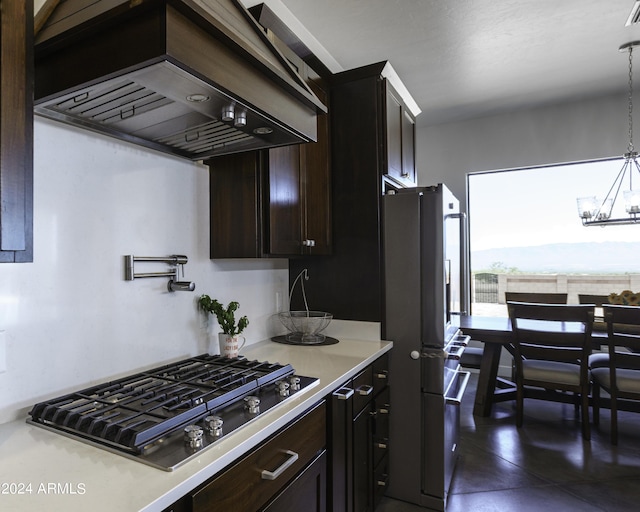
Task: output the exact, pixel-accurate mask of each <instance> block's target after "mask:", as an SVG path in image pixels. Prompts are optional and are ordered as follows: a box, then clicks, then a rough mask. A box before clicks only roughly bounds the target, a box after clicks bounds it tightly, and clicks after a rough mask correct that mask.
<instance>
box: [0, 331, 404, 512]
mask: <svg viewBox="0 0 640 512" xmlns="http://www.w3.org/2000/svg"><path fill="white" fill-rule="evenodd" d="M391 347H392V344H391V343H390V342H388V341H363V340H354V339H342V340H340V343H338V344H335V345H324V346H315V347H311V346H310V347H302V346H294V345H285V344H280V343H274V342H272V341H262V342H260V343H256V344H254V345H251V346H249V347H247V348H246V349H244V350H243V351H242V352H243V354H244V355H245V356H246V357H247V358H249V359H252V360H254V359H255V360H260V361H269V362H273V363H282V364H287V363H288V364H291V365H292V366H293V368H295V370H296V373H298V374H300V375H307V376H310V377H319V378H320V383H319V385H317V386H314V387H312V388H310V389H309V388H308V389H305V390H303V392H301V393H300V395H299V396H296V397H295V398H292V399H291V400H289V401H287V402H286V403H284V404H282V405H281V406H280V407H278V408H277V410H275V411H268V412H266V413H264V414H263V415H261V416H260V417H258V418H257V419H256V420H254V421H253V422H252V423H251V424H249V425H247V426H246V427H244V428H242V429H241V430H240V431H237V432H234V433H232V434H231V435H229V436H228V437H226V438H224V439H223V440H221V441H220V442H219V443H218V444H216V445H215V446H212V447H210V448H208V449H207V450H204V451H203V453H202V455H201V456H200V457H198V458H196V459H194V460H192V461H189V462H187V463H186V464H185V465H183V466H182V467H179V468H177V469H176V470H175V471H172V472H166V471H162V470H159V469H155V468H152V467H150V466H147V465H146V464H142V463H140V462H137V461H133V460H130V459H128V458H126V457H122V456H120V455H116V454H113V453H110V452H108V451H106V450H102V449H99V448H96V447H93V446H90V445H87V444H85V443H82V442H80V441H77V440H74V439H69V438H67V437H65V436H63V435H60V434H57V433H55V432H50V431H48V430H46V429H43V428H40V427H37V426H33V425H29V424H27V423H26V422H25V421H14V422H11V423H6V424H3V425H0V510H2V511H7V512H9V511H10V512H14V511H15V512H22V511H36V510H37V511H42V510H65V511H67V512H74V511H83V512H84V511H87V510H91V511H93V512H99V511H102V510H104V511H109V512H112V511H114V510H118V511H145V512H146V511H160V510H163V509H164V508H165V507H167V506H169V505H171V503H173V502H174V501H175V500H176V499H178V498H180V497H181V496H183V495H184V494H186V493H187V492H189V491H191V490H192V489H193V488H195V487H196V486H198V485H199V484H201V483H202V482H204V481H205V480H207V479H208V478H210V477H211V476H213V475H215V474H216V473H217V472H219V471H220V470H221V469H223V468H224V467H226V466H227V465H228V464H230V463H231V462H233V461H234V460H235V459H237V458H239V457H240V456H242V455H243V454H244V453H245V452H247V451H248V450H250V449H251V448H253V447H254V446H256V445H257V444H259V443H261V442H262V441H264V440H265V439H266V438H268V437H269V436H271V435H272V434H273V433H274V432H275V431H277V430H278V429H280V428H281V427H283V426H284V425H286V424H287V423H289V422H290V421H291V420H293V419H294V418H295V417H296V416H298V415H299V414H301V413H302V412H304V411H305V410H306V409H307V408H308V407H310V406H311V405H313V404H314V403H316V402H317V401H318V400H320V399H321V398H323V397H324V396H326V395H327V394H328V393H330V392H331V391H333V390H334V389H335V388H336V387H337V386H338V385H340V384H341V383H342V382H343V381H344V380H346V379H348V378H350V377H352V376H354V375H355V374H356V373H358V372H359V371H360V370H362V369H363V368H365V367H366V366H367V365H369V364H370V363H371V362H373V361H374V360H375V359H377V358H378V357H380V356H381V355H382V354H384V353H385V352H387V351H388V350H390V349H391Z"/></svg>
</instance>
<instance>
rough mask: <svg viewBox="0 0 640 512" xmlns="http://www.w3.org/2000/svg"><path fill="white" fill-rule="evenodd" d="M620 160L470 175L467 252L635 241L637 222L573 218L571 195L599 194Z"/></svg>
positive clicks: (637, 238)
mask: <svg viewBox="0 0 640 512" xmlns="http://www.w3.org/2000/svg"><path fill="white" fill-rule="evenodd" d="M623 161H624V160H623V159H615V160H606V161H599V162H587V163H579V164H567V165H560V166H550V167H538V168H532V169H521V170H515V171H501V172H493V173H479V174H473V175H471V176H470V177H469V226H470V243H471V250H472V251H478V250H483V249H492V248H500V247H526V246H532V245H543V244H548V243H565V242H566V243H578V242H605V241H625V242H632V241H636V242H638V243H639V244H640V224H636V225H630V226H607V227H605V228H603V227H598V226H594V227H588V228H587V227H584V226H583V225H582V223H581V221H580V218H579V217H578V207H577V203H576V198H578V197H583V196H597V197H599V198H600V199H602V198H604V196H605V195H606V193H607V192H608V191H609V188H610V187H611V185H612V183H613V181H614V179H615V178H616V176H617V174H618V172H619V171H620V169H621V168H622V164H623ZM634 179H635V176H634ZM627 183H628V180H627ZM639 187H640V180H636V181H634V189H636V188H639ZM627 188H628V187H627ZM624 189H625V186H623V187H622V190H624ZM620 195H622V191H621V192H620ZM623 204H624V203H623V198H622V197H619V198H618V200H617V202H616V209H618V208H623ZM622 215H626V214H624V213H621V214H620V216H622ZM639 247H640V245H639Z"/></svg>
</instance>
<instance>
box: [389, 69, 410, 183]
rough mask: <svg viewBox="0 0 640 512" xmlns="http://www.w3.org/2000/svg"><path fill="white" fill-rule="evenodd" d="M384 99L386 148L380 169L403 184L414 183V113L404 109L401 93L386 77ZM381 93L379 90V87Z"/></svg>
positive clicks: (405, 107)
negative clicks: (383, 167) (382, 166)
mask: <svg viewBox="0 0 640 512" xmlns="http://www.w3.org/2000/svg"><path fill="white" fill-rule="evenodd" d="M383 88H384V101H385V103H386V123H385V124H386V132H387V133H386V139H387V140H386V143H387V144H386V150H387V157H386V159H385V161H384V162H383V165H385V164H386V169H383V173H384V174H385V175H386V176H387V177H388V178H389V179H391V180H393V181H395V182H397V183H399V184H400V185H401V186H404V187H415V186H416V184H417V181H416V167H415V160H416V159H415V138H416V135H415V133H416V130H415V124H416V121H415V117H413V115H412V114H411V112H410V111H409V110H408V109H407V106H406V105H405V103H404V101H402V99H401V96H400V95H399V94H398V92H397V91H396V90H395V89H394V88H393V86H392V85H391V84H390V83H389V82H388V81H387V80H385V81H384V84H383ZM381 94H382V91H381Z"/></svg>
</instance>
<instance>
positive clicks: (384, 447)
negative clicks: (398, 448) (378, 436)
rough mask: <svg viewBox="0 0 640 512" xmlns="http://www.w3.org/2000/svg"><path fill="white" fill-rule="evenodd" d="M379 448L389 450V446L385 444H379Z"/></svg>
mask: <svg viewBox="0 0 640 512" xmlns="http://www.w3.org/2000/svg"><path fill="white" fill-rule="evenodd" d="M377 446H378V448H380V449H381V450H386V449H387V445H386V444H385V443H378V444H377Z"/></svg>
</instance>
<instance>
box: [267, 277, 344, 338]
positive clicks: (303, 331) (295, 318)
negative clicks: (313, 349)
mask: <svg viewBox="0 0 640 512" xmlns="http://www.w3.org/2000/svg"><path fill="white" fill-rule="evenodd" d="M303 275H304V279H305V280H307V279H309V274H308V273H307V269H306V268H305V269H304V270H303V271H302V272H300V273H299V274H298V277H296V279H295V281H293V285H292V286H291V291H290V292H289V304H291V296H292V295H293V290H294V288H295V286H296V283H297V282H298V281H300V287H301V288H302V298H303V299H304V307H305V310H304V311H283V312H282V313H278V318H279V319H280V322H282V325H284V326H285V327H286V328H287V330H288V331H289V332H288V333H287V334H286V336H285V339H286V340H287V341H290V342H292V343H300V344H308V345H313V344H318V343H322V342H324V340H325V338H326V336H325V335H324V334H320V333H321V332H322V331H323V330H324V329H326V328H327V326H328V325H329V323H330V322H331V320H332V319H333V315H332V314H331V313H327V312H326V311H309V305H308V304H307V295H306V293H305V291H304V282H303V281H301V280H300V278H301V277H302V276H303Z"/></svg>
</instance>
